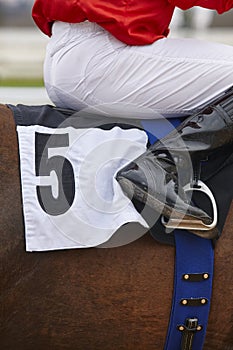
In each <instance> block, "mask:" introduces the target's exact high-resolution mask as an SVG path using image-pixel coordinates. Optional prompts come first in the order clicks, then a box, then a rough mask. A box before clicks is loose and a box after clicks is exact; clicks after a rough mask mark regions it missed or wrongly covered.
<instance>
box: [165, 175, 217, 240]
mask: <svg viewBox="0 0 233 350" xmlns="http://www.w3.org/2000/svg"><path fill="white" fill-rule="evenodd" d="M184 191H185V192H189V191H199V192H202V193H204V194H205V195H207V197H209V200H210V202H211V204H212V211H213V221H212V223H211V224H208V225H207V224H205V223H204V222H203V221H202V220H198V219H195V218H192V217H190V219H187V216H186V218H172V217H170V218H169V220H166V219H165V217H164V216H162V217H161V221H162V224H163V225H164V226H165V227H166V228H169V229H176V228H179V229H184V230H189V231H194V233H196V232H195V231H211V230H214V229H215V227H216V225H217V220H218V210H217V204H216V201H215V198H214V196H213V193H212V192H211V190H210V189H209V187H208V186H206V185H205V184H204V182H202V181H201V180H198V182H197V184H195V186H193V185H191V184H187V185H186V186H185V187H184ZM196 234H197V233H196ZM198 235H199V236H203V237H206V238H214V237H216V230H214V231H213V232H212V233H210V235H204V234H203V235H201V234H198ZM210 236H213V237H210Z"/></svg>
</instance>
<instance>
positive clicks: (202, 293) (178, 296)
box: [141, 118, 214, 350]
mask: <svg viewBox="0 0 233 350" xmlns="http://www.w3.org/2000/svg"><path fill="white" fill-rule="evenodd" d="M141 123H142V125H143V127H144V128H145V130H146V132H147V134H148V138H149V141H150V143H151V144H153V143H154V142H155V141H156V140H157V139H158V138H162V137H164V136H165V135H166V134H167V133H169V132H170V131H172V129H173V128H174V127H176V126H178V125H179V123H180V120H179V119H177V118H174V119H170V120H169V121H168V120H166V119H161V120H152V121H141ZM173 235H174V238H175V249H176V258H175V271H174V289H173V301H172V308H171V314H170V322H169V326H168V331H167V338H166V343H165V347H164V350H201V349H202V348H203V344H204V340H205V335H206V329H207V324H208V316H209V310H210V301H211V293H212V281H213V266H214V247H213V243H212V241H211V240H207V239H204V238H201V237H198V236H196V235H194V234H192V233H190V232H188V231H186V230H180V229H175V230H174V232H173Z"/></svg>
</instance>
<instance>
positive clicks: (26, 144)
mask: <svg viewBox="0 0 233 350" xmlns="http://www.w3.org/2000/svg"><path fill="white" fill-rule="evenodd" d="M17 132H18V139H19V150H20V168H21V181H22V198H23V210H24V219H25V237H26V250H27V251H44V250H55V249H69V248H88V247H95V246H98V245H100V244H103V243H104V242H107V241H108V240H109V239H110V238H111V237H112V235H113V234H114V233H115V232H116V231H117V230H118V229H119V228H120V227H121V226H122V225H124V224H126V223H129V222H136V223H139V224H140V225H142V226H143V227H145V228H148V225H147V223H146V222H145V220H144V219H143V218H142V217H141V215H140V214H139V213H138V212H137V211H136V210H135V208H134V206H133V205H132V203H131V201H130V200H129V199H128V198H127V197H126V196H125V195H124V194H123V192H122V190H121V188H120V186H119V184H118V182H117V181H116V179H115V174H116V173H117V171H118V170H119V169H120V168H122V167H123V166H124V165H125V164H127V163H128V162H130V161H131V160H133V159H135V158H136V157H137V156H138V155H140V154H141V153H143V152H144V151H145V150H146V144H147V135H146V133H145V132H144V131H141V130H138V129H136V128H135V129H130V130H123V129H121V128H119V127H114V128H112V129H111V130H102V129H98V128H91V129H75V128H72V127H68V128H60V129H59V128H58V129H57V128H56V129H53V128H47V127H43V126H39V125H36V126H18V127H17ZM40 134H48V135H54V134H58V135H64V134H66V135H67V134H68V140H69V142H68V145H66V146H64V147H54V146H53V147H48V149H47V155H46V153H45V155H44V157H45V158H46V157H47V159H45V160H46V161H48V162H50V161H51V159H54V160H56V158H55V157H57V156H59V157H63V159H64V160H65V159H66V160H67V161H68V162H69V164H71V165H72V168H73V174H74V176H73V177H74V179H73V181H74V184H75V195H74V198H73V201H72V203H71V205H70V207H69V208H68V209H67V210H66V211H65V212H64V213H62V214H59V215H50V214H48V213H47V212H46V211H45V210H44V209H43V208H42V206H41V204H40V201H39V200H38V192H37V190H38V186H39V188H43V187H45V186H50V188H51V190H52V192H51V195H52V197H53V198H54V199H56V198H58V194H59V191H60V190H62V189H61V188H60V183H59V179H58V177H59V176H60V175H59V173H57V172H56V170H54V171H50V173H49V174H48V175H47V176H43V174H40V173H39V176H37V174H36V166H35V163H36V157H37V153H38V150H37V149H36V148H37V146H36V142H35V139H36V135H37V136H38V135H40ZM58 137H59V136H58Z"/></svg>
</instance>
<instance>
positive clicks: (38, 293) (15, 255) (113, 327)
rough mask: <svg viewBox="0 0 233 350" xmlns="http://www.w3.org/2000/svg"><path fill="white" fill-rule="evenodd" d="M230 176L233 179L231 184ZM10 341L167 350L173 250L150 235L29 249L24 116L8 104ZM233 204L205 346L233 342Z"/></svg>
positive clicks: (1, 154) (0, 318) (5, 265)
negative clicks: (19, 129)
mask: <svg viewBox="0 0 233 350" xmlns="http://www.w3.org/2000/svg"><path fill="white" fill-rule="evenodd" d="M229 185H230V184H229ZM0 208H1V211H0V242H1V244H0V260H1V264H0V281H1V283H0V303H1V309H0V310H1V311H0V344H1V349H2V350H32V349H35V350H37V349H38V350H63V349H69V350H79V349H80V350H86V349H87V350H92V349H93V350H99V349H101V350H108V349H111V350H118V349H134V350H150V349H151V350H152V349H153V350H162V349H163V346H164V341H165V337H166V330H167V324H168V320H169V313H170V307H171V298H172V286H173V268H174V249H173V248H172V247H168V246H164V245H160V244H158V243H157V242H156V241H155V240H153V238H151V237H150V236H149V235H146V236H144V237H142V238H141V239H139V240H137V241H136V242H134V243H132V244H129V245H126V246H122V247H119V248H113V249H85V250H69V251H56V252H47V253H26V252H25V247H24V237H23V221H22V205H21V195H20V182H19V165H18V148H17V138H16V132H15V125H14V121H13V118H12V115H11V112H10V110H9V109H7V108H6V107H5V106H3V105H2V106H0ZM232 217H233V208H232V209H231V211H230V214H229V216H228V220H227V222H226V225H225V229H224V232H223V234H222V237H221V239H220V240H219V242H218V243H217V247H216V251H215V278H214V287H213V298H212V305H211V312H210V318H209V325H208V330H207V337H206V342H205V346H204V349H205V350H210V349H211V350H213V349H214V350H232V349H233V326H232V325H233V301H232V300H233V284H232V281H233V269H232V265H233V252H232V248H233V227H232Z"/></svg>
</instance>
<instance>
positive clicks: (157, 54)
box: [44, 22, 233, 119]
mask: <svg viewBox="0 0 233 350" xmlns="http://www.w3.org/2000/svg"><path fill="white" fill-rule="evenodd" d="M44 80H45V86H46V89H47V92H48V95H49V97H50V98H51V100H52V101H53V103H54V104H55V105H56V106H58V107H62V108H71V109H75V110H80V109H83V108H87V107H93V108H95V109H97V110H99V111H100V112H103V113H107V114H109V115H113V114H114V115H118V116H121V117H131V118H133V117H140V118H151V119H152V118H153V119H154V118H157V117H159V116H160V115H161V114H163V115H170V116H173V115H174V116H175V115H184V114H189V112H190V110H193V109H195V108H198V106H200V105H202V104H204V103H206V102H208V100H211V99H213V98H214V97H215V96H217V95H219V94H220V93H222V92H223V91H224V90H226V89H227V88H229V87H230V86H232V85H233V47H232V46H227V45H223V44H219V43H212V42H205V41H201V40H196V39H190V38H185V39H173V38H164V39H161V40H158V41H156V42H155V43H153V44H151V45H145V46H128V45H126V44H124V43H122V42H120V41H118V40H117V39H115V38H114V37H112V36H111V35H110V34H109V33H107V32H106V31H105V30H104V29H102V28H101V27H100V26H98V25H96V24H94V23H89V22H83V23H79V24H69V23H62V22H55V23H54V25H53V34H52V37H51V39H50V42H49V44H48V46H47V52H46V59H45V63H44Z"/></svg>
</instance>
